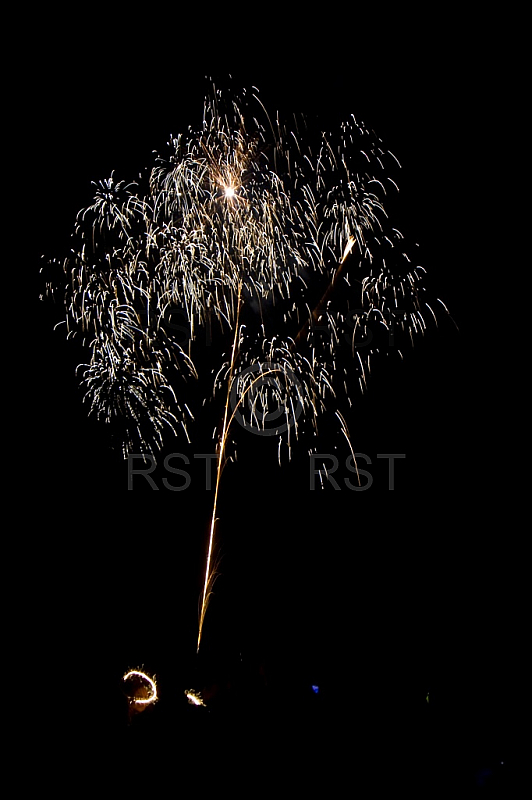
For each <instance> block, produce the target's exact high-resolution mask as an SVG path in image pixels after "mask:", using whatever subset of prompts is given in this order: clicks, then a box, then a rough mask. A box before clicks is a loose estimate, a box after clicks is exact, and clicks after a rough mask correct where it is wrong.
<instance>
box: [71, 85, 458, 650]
mask: <svg viewBox="0 0 532 800" xmlns="http://www.w3.org/2000/svg"><path fill="white" fill-rule="evenodd" d="M261 120H262V121H261ZM398 167H399V165H398V162H397V160H396V159H395V157H394V156H393V155H392V154H391V153H390V152H389V151H388V150H386V149H384V147H383V145H382V142H381V141H380V140H379V139H378V138H377V137H376V136H375V135H374V134H373V133H372V132H371V131H370V130H369V129H367V128H366V127H365V126H364V125H362V124H359V123H357V122H356V121H355V119H354V117H351V118H350V119H349V120H347V121H346V122H345V123H344V124H342V125H341V126H340V127H339V129H338V130H337V131H336V132H331V133H324V132H322V131H321V130H318V131H317V132H316V131H314V130H313V129H312V128H311V127H310V126H308V125H306V124H305V123H304V122H303V121H301V122H298V123H297V124H295V125H292V126H288V125H285V124H283V123H282V122H281V121H280V120H279V119H278V118H276V119H275V121H273V122H272V120H271V118H270V117H269V116H268V114H267V113H266V111H265V109H264V107H263V105H262V103H261V102H260V100H259V99H258V95H257V93H256V90H252V91H251V92H245V91H244V92H242V93H241V94H240V95H239V96H232V95H231V96H229V95H226V94H224V93H223V92H220V91H217V90H214V89H213V91H212V93H211V95H210V96H209V97H208V98H207V99H206V101H205V104H204V114H203V122H202V125H201V126H200V128H199V130H192V129H189V130H188V131H187V132H186V133H182V134H180V135H178V136H176V137H174V136H172V137H171V138H170V140H169V142H168V147H167V151H166V153H164V154H163V155H158V156H157V157H156V160H155V164H154V166H153V168H152V169H151V171H150V172H149V174H146V175H145V176H144V177H142V176H141V177H140V182H139V183H138V184H137V183H129V184H126V183H125V182H124V181H116V180H115V178H114V175H111V177H110V178H108V179H106V180H103V181H100V182H98V183H96V184H94V186H95V197H94V201H93V203H92V204H91V205H90V206H88V208H86V209H85V210H83V211H81V212H80V213H79V214H78V217H77V221H76V226H75V231H74V242H75V246H74V247H73V248H72V251H71V254H70V255H69V257H68V258H67V259H66V260H65V261H64V263H63V271H64V274H65V276H66V281H65V282H64V301H65V309H66V315H65V324H66V327H67V331H68V335H69V336H70V335H77V336H82V337H83V339H84V341H85V343H86V344H87V346H88V349H89V353H90V357H89V359H88V360H87V363H85V364H82V365H80V367H79V375H80V379H81V383H82V385H83V387H84V390H85V399H86V402H87V403H88V404H89V409H90V412H91V413H92V414H95V415H96V416H97V417H98V418H100V419H102V420H103V421H104V422H106V423H113V425H114V426H115V427H118V429H119V430H120V438H121V441H122V447H123V452H124V454H125V455H127V454H128V453H133V452H139V450H140V451H141V452H143V453H146V452H152V451H153V450H155V449H158V448H160V447H161V446H162V445H163V441H164V439H165V436H166V434H170V435H172V436H174V435H176V434H183V435H185V436H186V437H188V436H189V428H190V423H191V422H192V420H193V411H192V410H191V408H190V406H189V404H188V403H189V402H190V401H189V396H190V391H189V390H190V387H191V384H197V381H198V377H199V376H200V375H201V374H202V373H203V371H204V370H205V371H206V373H207V375H209V374H211V372H212V374H213V375H214V376H215V377H214V381H213V384H212V385H211V387H210V388H209V395H210V396H214V399H215V400H216V399H217V398H219V397H220V395H221V397H222V400H221V408H222V413H221V414H220V419H221V424H220V428H219V430H218V431H217V433H216V438H217V454H218V465H217V477H216V489H215V499H214V509H213V514H212V521H211V528H210V538H209V547H208V557H207V566H206V571H205V582H204V590H203V595H202V603H201V610H200V625H199V636H198V648H199V644H200V641H201V635H202V629H203V621H204V617H205V610H206V607H207V602H208V598H209V595H210V591H211V588H212V582H213V571H212V567H211V564H212V555H213V540H214V532H215V525H216V510H217V500H218V495H219V484H220V477H221V474H222V470H223V467H224V465H225V463H226V461H227V447H228V441H229V438H228V437H229V431H230V429H231V426H232V423H234V421H235V419H236V420H237V421H238V422H239V423H240V424H241V425H242V426H243V427H248V428H249V429H252V430H253V431H254V432H258V433H260V432H262V433H266V434H267V435H272V436H275V437H276V439H277V440H278V442H279V448H280V451H281V446H282V445H283V443H284V444H286V445H287V448H288V452H289V453H290V449H291V447H292V445H293V441H294V438H295V437H297V436H299V435H301V432H302V431H303V430H308V431H310V432H311V433H312V432H315V431H316V429H317V421H318V418H319V415H320V414H321V413H322V411H323V410H324V408H325V407H326V406H327V405H328V404H329V403H330V402H332V405H333V408H334V410H335V413H336V415H337V417H338V419H339V420H340V422H341V430H342V432H343V433H344V435H345V436H346V438H347V439H348V440H349V435H348V432H347V427H346V423H345V421H344V418H343V417H342V415H341V412H340V406H341V400H340V395H341V393H342V392H344V396H345V398H346V400H347V403H348V404H349V405H351V403H352V402H353V397H354V392H353V389H354V387H358V389H361V390H362V391H364V390H365V388H366V384H367V380H368V375H369V371H370V362H371V359H372V358H373V356H374V355H375V353H376V352H377V351H380V350H385V349H390V340H391V338H392V334H393V342H394V349H395V350H396V351H397V352H399V353H400V347H401V346H402V342H403V341H404V342H411V341H413V340H414V337H415V336H418V335H420V334H423V333H424V331H425V329H426V327H427V320H435V319H436V316H437V314H436V308H437V306H438V305H439V307H440V308H441V309H443V310H445V311H446V309H445V306H444V305H443V303H441V301H438V300H435V301H434V302H433V301H430V302H429V298H428V293H427V291H426V288H425V281H424V277H425V271H424V269H423V268H422V267H420V266H418V265H416V264H415V262H413V260H412V256H411V253H410V251H409V249H408V247H407V245H406V242H405V239H404V237H403V235H402V234H401V233H400V231H399V230H397V228H395V227H393V224H392V221H391V220H390V219H389V217H388V212H387V204H388V198H389V196H390V194H395V193H396V192H397V184H396V181H395V179H394V178H393V177H392V175H395V173H396V172H397V170H398ZM174 313H179V314H180V315H181V316H182V318H183V319H184V320H185V322H186V326H185V327H186V342H183V341H182V339H181V340H180V338H179V337H178V336H177V334H176V331H175V326H172V325H171V324H169V320H171V319H172V314H174ZM181 333H182V331H181ZM211 337H212V339H213V340H214V339H215V338H216V339H219V340H220V341H221V342H223V343H224V344H223V345H222V346H223V347H225V352H226V354H227V355H226V356H225V357H224V356H221V358H220V350H219V349H217V348H214V347H212V348H209V347H207V346H206V345H205V342H206V341H207V340H208V341H209V343H210V341H211ZM218 358H220V361H219V362H218V363H216V359H218Z"/></svg>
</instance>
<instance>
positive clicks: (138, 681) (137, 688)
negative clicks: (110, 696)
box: [122, 669, 158, 712]
mask: <svg viewBox="0 0 532 800" xmlns="http://www.w3.org/2000/svg"><path fill="white" fill-rule="evenodd" d="M122 680H123V681H124V682H125V683H127V686H126V687H125V689H124V692H125V695H126V697H127V699H128V701H129V704H130V708H131V709H132V710H134V711H137V712H139V711H143V710H144V709H146V708H147V707H148V706H151V705H153V704H154V703H156V702H157V700H158V695H157V684H156V682H155V676H150V675H148V674H147V673H146V672H143V670H140V669H130V670H129V671H128V672H126V673H125V675H124V676H123V677H122Z"/></svg>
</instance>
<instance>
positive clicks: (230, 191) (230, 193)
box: [224, 186, 235, 199]
mask: <svg viewBox="0 0 532 800" xmlns="http://www.w3.org/2000/svg"><path fill="white" fill-rule="evenodd" d="M224 193H225V196H226V197H227V198H228V199H231V198H232V197H234V196H235V187H234V186H225V187H224Z"/></svg>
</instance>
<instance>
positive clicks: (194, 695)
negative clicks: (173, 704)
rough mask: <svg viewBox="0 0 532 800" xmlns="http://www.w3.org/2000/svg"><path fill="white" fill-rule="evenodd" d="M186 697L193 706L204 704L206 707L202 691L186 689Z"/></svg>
mask: <svg viewBox="0 0 532 800" xmlns="http://www.w3.org/2000/svg"><path fill="white" fill-rule="evenodd" d="M185 697H186V698H187V700H188V702H189V703H190V705H191V706H203V707H204V708H206V706H205V703H204V702H203V698H202V696H201V694H200V692H195V691H194V689H185Z"/></svg>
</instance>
